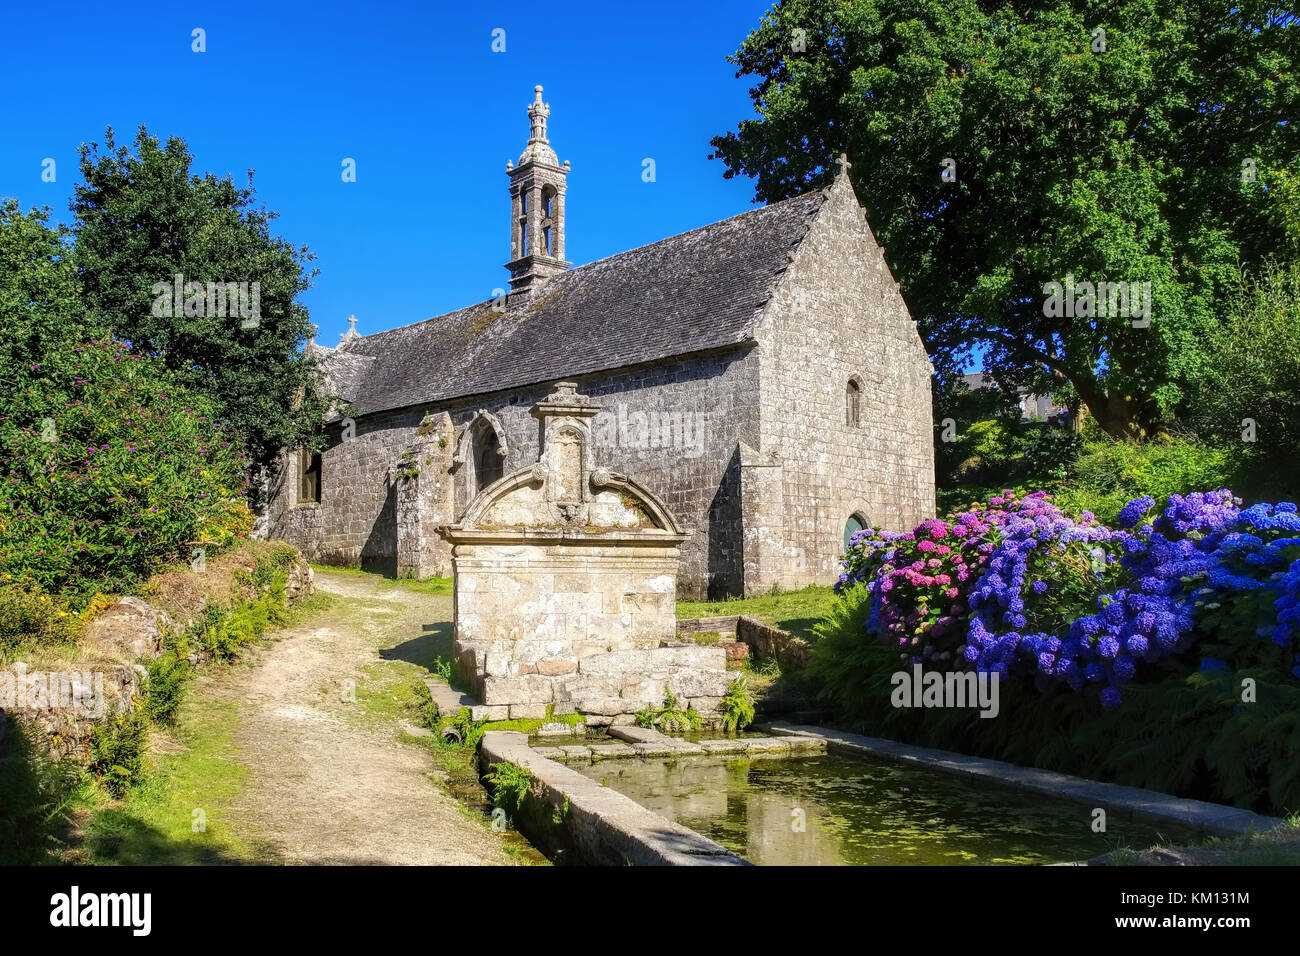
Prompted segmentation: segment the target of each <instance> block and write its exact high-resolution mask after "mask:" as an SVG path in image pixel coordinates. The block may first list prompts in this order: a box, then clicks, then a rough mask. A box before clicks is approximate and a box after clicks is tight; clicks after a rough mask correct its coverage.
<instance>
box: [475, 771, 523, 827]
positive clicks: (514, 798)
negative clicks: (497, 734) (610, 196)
mask: <svg viewBox="0 0 1300 956" xmlns="http://www.w3.org/2000/svg"><path fill="white" fill-rule="evenodd" d="M484 779H485V780H487V782H488V783H489V784H490V785H491V786H492V804H493V806H497V807H500V808H501V809H503V810H505V812H506V816H508V817H509V818H510V819H512V820H513V819H514V817H515V816H516V814H518V813H519V809H520V807H522V806H523V803H524V798H525V797H527V796H528V791H529V790H530V789H531V788H532V786H533V774H532V771H531V770H528V769H526V768H524V767H521V766H519V765H518V764H514V763H510V762H509V761H508V760H507V761H502V762H501V763H499V764H496V765H494V766H493V767H492V769H491V770H490V771H489V772H488V774H487V776H486V777H485V778H484Z"/></svg>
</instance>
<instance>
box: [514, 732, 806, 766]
mask: <svg viewBox="0 0 1300 956" xmlns="http://www.w3.org/2000/svg"><path fill="white" fill-rule="evenodd" d="M609 735H610V736H611V737H614V738H617V740H618V741H619V742H617V743H609V744H588V745H581V744H579V745H570V746H567V747H547V746H545V745H542V746H540V747H534V748H533V753H535V754H539V755H540V756H542V757H545V758H546V759H547V760H556V761H560V762H561V763H573V762H574V761H578V760H619V759H628V758H631V757H641V758H651V759H654V758H658V757H686V756H691V755H694V754H737V755H745V754H779V755H782V756H789V755H791V754H792V753H793V752H795V751H810V752H812V751H821V750H825V749H826V742H825V741H824V740H821V739H819V738H817V737H803V738H796V737H792V736H774V737H733V738H723V739H720V740H701V741H700V742H699V743H697V744H695V743H691V742H690V741H688V740H682V739H681V738H680V737H670V736H668V735H667V734H665V733H662V732H661V731H658V730H650V729H649V728H646V727H611V728H610V729H609Z"/></svg>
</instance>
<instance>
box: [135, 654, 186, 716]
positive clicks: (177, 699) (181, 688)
mask: <svg viewBox="0 0 1300 956" xmlns="http://www.w3.org/2000/svg"><path fill="white" fill-rule="evenodd" d="M187 656H188V645H187V644H185V643H184V642H182V643H180V644H178V645H173V646H172V647H169V648H167V649H166V650H165V651H163V653H162V654H161V655H160V656H158V657H155V658H154V659H153V660H151V661H149V662H148V663H146V664H145V669H146V670H147V671H148V673H149V679H148V682H147V683H146V684H145V698H144V712H145V716H147V717H148V718H149V719H150V720H152V721H154V722H155V723H159V724H174V723H176V714H177V711H179V710H180V706H181V701H182V700H183V699H184V697H185V688H186V687H187V686H188V684H189V681H190V678H191V677H192V676H194V668H193V666H191V664H190V662H189V660H188V659H187Z"/></svg>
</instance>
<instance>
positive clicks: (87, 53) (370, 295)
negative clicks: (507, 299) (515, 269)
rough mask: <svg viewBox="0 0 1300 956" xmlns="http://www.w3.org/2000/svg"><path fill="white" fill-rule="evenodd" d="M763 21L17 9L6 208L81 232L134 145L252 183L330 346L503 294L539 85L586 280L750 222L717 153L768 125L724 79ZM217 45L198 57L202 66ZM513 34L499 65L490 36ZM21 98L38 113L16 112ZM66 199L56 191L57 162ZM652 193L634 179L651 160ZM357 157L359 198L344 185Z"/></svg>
mask: <svg viewBox="0 0 1300 956" xmlns="http://www.w3.org/2000/svg"><path fill="white" fill-rule="evenodd" d="M769 7H770V3H768V2H766V0H709V2H707V3H681V2H670V3H648V4H641V3H636V4H634V3H623V2H618V0H607V2H599V3H598V2H589V0H570V2H566V3H551V4H547V3H492V4H488V5H482V6H478V7H475V5H473V4H467V3H441V2H434V3H428V2H426V3H413V2H412V3H388V4H366V3H355V2H348V3H336V2H328V0H326V2H315V3H297V2H292V3H277V4H274V5H271V4H257V3H251V4H229V3H218V4H180V3H177V4H167V3H157V4H131V3H112V4H106V3H94V4H90V3H71V4H66V5H60V6H59V7H58V8H57V11H55V10H54V9H53V8H51V7H49V6H46V5H43V4H16V3H8V4H5V5H4V8H3V11H0V36H3V37H5V39H6V42H5V53H4V58H3V62H0V73H3V74H4V76H5V80H6V82H5V88H6V89H7V90H8V91H9V92H10V95H9V96H7V97H6V103H5V106H4V111H5V114H6V115H5V118H4V121H3V124H2V125H0V195H3V196H13V197H16V198H17V199H18V200H19V202H20V203H21V204H22V205H23V207H24V208H27V207H30V206H38V205H39V206H50V207H52V209H53V218H54V219H55V220H58V221H62V222H68V221H70V219H71V213H70V212H69V211H68V200H69V198H70V196H71V194H72V189H73V185H74V184H75V183H76V181H77V179H78V172H77V152H76V150H77V146H78V145H79V144H80V143H82V142H102V141H103V133H104V128H105V126H110V125H111V126H112V127H113V129H114V132H115V134H116V136H117V139H118V141H119V142H129V141H130V140H131V139H132V138H133V137H134V134H135V130H136V128H137V127H138V126H139V125H140V124H141V123H143V124H145V125H146V126H148V128H149V131H150V133H152V134H153V135H155V136H158V137H160V138H163V137H166V136H171V135H177V136H181V137H182V138H184V139H185V140H186V142H187V143H188V144H189V147H190V150H191V152H192V153H193V154H194V157H195V163H194V170H195V171H196V172H204V171H211V172H214V173H217V174H219V175H224V174H227V173H229V174H233V175H234V176H235V178H236V181H237V182H240V183H242V182H243V180H244V171H245V170H247V169H253V170H255V172H256V175H255V179H254V185H255V186H256V188H257V192H258V197H259V199H260V200H261V202H263V203H264V204H265V205H266V206H267V207H268V208H270V209H272V210H274V211H275V212H277V213H279V214H280V218H279V219H278V220H277V222H276V223H275V227H276V230H277V232H278V234H279V235H281V236H283V237H284V238H285V239H287V240H289V241H290V242H292V243H294V244H296V245H304V244H305V245H307V246H309V247H310V248H311V249H312V251H314V252H315V253H316V255H317V260H316V262H315V263H314V265H315V266H316V267H317V268H319V269H320V275H319V276H317V278H316V280H315V285H314V286H313V288H311V289H310V290H309V291H308V292H307V293H306V294H305V296H304V299H303V301H304V302H305V303H306V305H307V306H308V308H309V309H310V310H311V314H312V319H313V321H315V322H316V324H317V325H318V326H320V330H321V331H320V335H319V340H320V341H321V342H322V344H326V345H329V344H333V343H335V342H337V340H338V335H339V333H340V332H342V331H343V330H344V329H346V328H347V323H346V319H347V316H348V315H349V314H353V313H355V314H356V316H357V319H358V330H359V331H361V332H362V333H368V332H375V331H379V330H381V329H387V328H392V327H394V326H397V325H405V324H408V323H410V322H416V321H419V320H421V319H424V318H428V317H430V316H433V315H438V314H440V313H443V312H447V311H450V310H452V309H455V308H459V307H461V306H464V305H468V304H469V303H471V302H475V301H479V300H483V299H486V298H489V297H490V296H491V295H492V291H493V289H494V288H499V287H502V286H504V285H506V278H507V275H506V270H505V269H504V268H502V263H504V262H505V261H506V259H507V258H508V256H509V231H508V230H509V196H508V194H507V192H506V185H507V179H506V175H505V163H506V160H507V159H513V160H517V159H518V156H519V153H520V151H521V150H522V149H523V147H524V145H525V143H526V142H527V139H528V119H527V116H526V114H525V110H526V109H527V106H528V104H529V103H530V102H531V100H532V98H533V92H532V90H533V86H534V85H536V84H539V83H540V84H542V85H543V86H544V87H545V94H544V97H545V99H546V101H547V102H548V103H550V105H551V118H550V138H551V143H552V145H553V146H554V147H555V149H556V151H557V152H558V154H559V158H560V161H561V162H563V161H564V160H566V159H567V160H569V161H570V162H571V163H572V167H573V169H572V172H571V174H570V176H569V191H568V197H567V214H568V224H567V227H566V242H567V254H568V258H569V259H570V260H571V261H573V262H574V263H575V264H581V263H584V262H590V261H593V260H595V259H599V258H602V257H604V256H608V255H611V254H613V253H616V252H620V251H623V250H625V249H630V248H633V247H635V246H639V245H643V244H645V243H648V242H653V241H655V240H658V239H662V238H664V237H666V236H670V235H674V234H676V233H679V232H683V231H685V230H688V229H693V228H695V227H697V226H702V225H705V224H707V223H710V222H714V221H717V220H719V219H724V218H726V217H728V216H732V215H735V214H737V213H740V212H744V211H745V210H746V209H749V208H752V199H753V185H752V182H751V181H750V180H748V179H733V180H724V179H723V178H722V172H723V166H722V164H721V162H719V161H716V160H709V159H707V158H706V157H707V156H708V153H709V151H710V150H709V139H710V137H712V136H714V135H716V134H719V133H723V132H725V131H726V130H728V129H732V128H734V127H735V125H736V123H737V122H738V121H739V120H741V119H745V118H748V117H750V116H752V115H753V113H752V107H751V106H750V102H749V97H748V93H747V89H748V83H747V82H746V81H745V80H738V79H736V78H735V75H734V74H735V69H734V67H732V66H731V64H729V63H728V62H727V60H726V57H727V55H728V54H729V53H731V52H733V51H734V50H735V49H736V48H737V47H738V46H739V45H740V43H741V41H742V40H743V39H744V37H745V36H746V34H747V33H748V32H749V31H750V30H751V29H752V28H753V27H755V26H756V25H757V24H758V21H759V18H760V17H761V16H762V14H763V13H764V12H765V11H766V10H767V9H768V8H769ZM195 28H202V29H203V30H204V31H206V45H207V51H206V52H204V53H195V52H193V51H192V50H191V44H192V42H193V41H192V36H191V31H192V30H193V29H195ZM497 28H500V29H504V30H505V45H506V50H505V52H504V53H494V52H492V49H491V45H492V31H493V30H494V29H497ZM24 91H25V92H24ZM47 157H48V158H53V159H54V160H55V162H56V164H57V165H56V180H55V182H53V183H46V182H42V181H41V172H42V161H43V160H44V159H46V158H47ZM647 157H648V158H652V159H654V160H655V165H656V177H657V181H656V182H653V183H646V182H643V181H642V178H641V172H642V160H643V159H645V158H647ZM344 158H352V159H355V160H356V166H357V181H356V182H355V183H344V182H343V181H342V177H341V175H340V173H341V171H342V166H341V164H342V162H343V160H344Z"/></svg>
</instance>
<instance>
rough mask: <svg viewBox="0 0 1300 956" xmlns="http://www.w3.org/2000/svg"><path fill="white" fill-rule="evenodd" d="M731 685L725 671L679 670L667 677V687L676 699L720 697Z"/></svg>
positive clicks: (729, 676)
mask: <svg viewBox="0 0 1300 956" xmlns="http://www.w3.org/2000/svg"><path fill="white" fill-rule="evenodd" d="M730 684H731V675H729V674H728V673H727V672H726V671H725V670H716V671H715V670H696V669H679V670H675V671H673V672H671V673H670V674H669V675H668V686H669V688H671V690H672V692H673V693H674V694H676V695H677V696H678V697H685V698H688V699H691V700H694V699H695V698H696V697H722V696H724V695H725V694H726V693H727V687H728V686H729V685H730Z"/></svg>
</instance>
